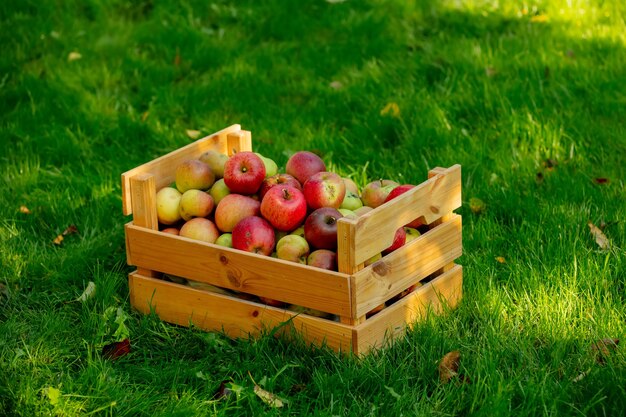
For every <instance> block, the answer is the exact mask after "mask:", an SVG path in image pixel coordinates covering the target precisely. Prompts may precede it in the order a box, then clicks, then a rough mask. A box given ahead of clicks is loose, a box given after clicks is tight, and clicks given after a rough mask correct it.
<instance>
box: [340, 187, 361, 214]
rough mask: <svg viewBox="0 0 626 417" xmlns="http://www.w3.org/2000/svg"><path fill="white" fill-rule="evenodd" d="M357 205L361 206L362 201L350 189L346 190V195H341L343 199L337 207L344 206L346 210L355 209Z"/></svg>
mask: <svg viewBox="0 0 626 417" xmlns="http://www.w3.org/2000/svg"><path fill="white" fill-rule="evenodd" d="M359 207H363V202H362V201H361V199H360V198H359V196H358V195H357V194H354V193H353V192H352V191H348V192H346V195H345V196H344V197H343V201H342V202H341V205H340V206H339V208H344V209H348V210H352V211H354V210H356V209H358V208H359Z"/></svg>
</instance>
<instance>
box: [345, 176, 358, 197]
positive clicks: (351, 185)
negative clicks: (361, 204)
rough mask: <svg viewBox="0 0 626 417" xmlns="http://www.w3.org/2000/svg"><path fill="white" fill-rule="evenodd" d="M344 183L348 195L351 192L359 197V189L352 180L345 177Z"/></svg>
mask: <svg viewBox="0 0 626 417" xmlns="http://www.w3.org/2000/svg"><path fill="white" fill-rule="evenodd" d="M343 182H344V184H346V193H348V192H351V193H352V194H356V195H357V196H358V195H359V187H358V186H357V185H356V183H355V182H354V181H352V180H351V179H350V178H347V177H343Z"/></svg>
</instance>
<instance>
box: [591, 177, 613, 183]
mask: <svg viewBox="0 0 626 417" xmlns="http://www.w3.org/2000/svg"><path fill="white" fill-rule="evenodd" d="M593 182H595V183H596V184H600V185H605V184H608V183H609V182H610V180H609V179H608V178H603V177H599V178H594V179H593Z"/></svg>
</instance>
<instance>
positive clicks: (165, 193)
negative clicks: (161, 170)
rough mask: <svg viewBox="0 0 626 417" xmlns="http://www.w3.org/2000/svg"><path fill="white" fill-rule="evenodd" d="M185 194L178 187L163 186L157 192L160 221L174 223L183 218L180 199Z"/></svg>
mask: <svg viewBox="0 0 626 417" xmlns="http://www.w3.org/2000/svg"><path fill="white" fill-rule="evenodd" d="M182 196H183V195H182V194H181V193H180V191H178V190H177V189H176V188H170V187H165V188H161V189H160V190H159V192H158V193H156V206H157V218H158V220H159V222H160V223H163V224H168V225H169V224H174V223H176V222H177V221H179V220H180V219H181V217H180V210H179V206H180V199H181V197H182Z"/></svg>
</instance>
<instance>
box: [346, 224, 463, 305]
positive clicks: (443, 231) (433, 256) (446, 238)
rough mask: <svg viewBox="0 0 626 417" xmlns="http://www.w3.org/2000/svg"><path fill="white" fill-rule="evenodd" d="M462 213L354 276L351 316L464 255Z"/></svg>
mask: <svg viewBox="0 0 626 417" xmlns="http://www.w3.org/2000/svg"><path fill="white" fill-rule="evenodd" d="M461 230H462V229H461V216H459V215H457V214H452V215H451V217H450V219H449V220H448V221H446V222H443V223H442V224H440V225H438V226H437V227H435V228H433V229H431V230H429V231H428V232H427V233H424V234H423V235H421V236H419V237H418V238H416V239H414V240H413V241H411V242H409V243H407V244H406V245H404V246H402V247H400V248H398V249H396V250H395V251H394V252H392V253H390V254H388V255H387V256H385V257H383V258H382V259H381V260H379V261H377V262H375V263H374V264H372V265H370V266H368V267H366V268H365V269H363V270H361V271H359V272H357V273H356V274H355V275H354V281H353V283H352V290H353V293H354V299H353V308H354V309H355V311H354V312H353V315H355V316H357V317H358V316H361V315H364V314H365V313H367V312H368V311H370V310H372V309H373V308H374V307H376V306H378V305H380V304H382V303H384V302H385V301H387V300H388V299H389V298H391V297H393V296H394V295H396V294H398V293H400V292H401V291H402V290H404V289H406V288H408V287H410V286H411V285H412V284H415V283H416V282H418V281H421V280H422V279H424V278H426V277H427V276H429V275H430V274H432V273H434V272H436V271H437V270H439V269H441V268H443V267H444V266H445V265H447V264H449V263H451V262H453V261H454V260H455V259H457V258H458V257H460V256H461V255H462V254H463V244H462V235H461Z"/></svg>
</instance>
